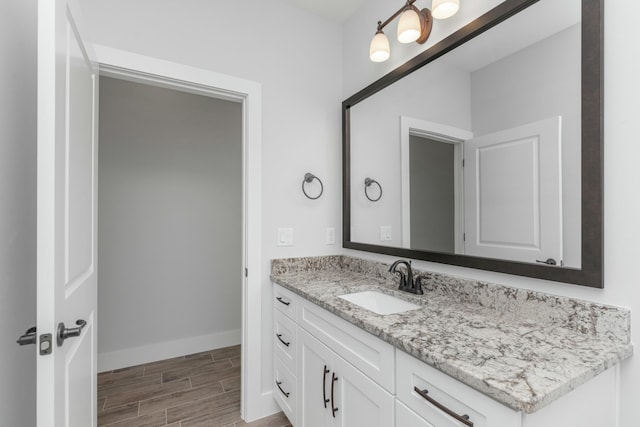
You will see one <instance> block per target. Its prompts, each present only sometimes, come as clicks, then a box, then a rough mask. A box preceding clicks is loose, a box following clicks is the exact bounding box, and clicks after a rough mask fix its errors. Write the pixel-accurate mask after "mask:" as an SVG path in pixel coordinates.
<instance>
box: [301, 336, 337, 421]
mask: <svg viewBox="0 0 640 427" xmlns="http://www.w3.org/2000/svg"><path fill="white" fill-rule="evenodd" d="M298 345H299V350H298V355H299V357H300V362H299V363H300V365H299V367H298V372H299V377H298V381H299V385H298V390H299V399H298V408H299V410H298V421H299V422H300V425H302V426H304V427H322V426H330V425H334V424H335V418H334V417H333V416H332V408H331V404H332V402H331V387H332V385H333V387H334V389H333V391H334V401H333V403H334V405H335V404H336V400H335V387H336V385H335V384H332V373H333V378H335V373H334V372H333V370H332V363H333V354H334V353H333V352H332V351H331V350H330V349H329V348H328V347H327V346H325V345H324V344H322V343H321V342H320V341H318V340H317V339H315V338H314V337H312V336H311V335H310V334H309V333H307V332H306V331H304V330H302V329H300V328H298Z"/></svg>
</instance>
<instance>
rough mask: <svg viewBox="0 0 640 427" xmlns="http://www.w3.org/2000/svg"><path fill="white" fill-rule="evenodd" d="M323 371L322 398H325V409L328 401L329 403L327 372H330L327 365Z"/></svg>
mask: <svg viewBox="0 0 640 427" xmlns="http://www.w3.org/2000/svg"><path fill="white" fill-rule="evenodd" d="M322 371H323V372H322V400H324V409H327V403H329V399H327V374H328V373H329V369H327V365H324V369H323V370H322Z"/></svg>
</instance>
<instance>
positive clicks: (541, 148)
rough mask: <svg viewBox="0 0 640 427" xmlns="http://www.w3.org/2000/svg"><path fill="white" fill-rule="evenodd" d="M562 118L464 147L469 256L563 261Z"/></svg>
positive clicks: (489, 136) (472, 142) (495, 134)
mask: <svg viewBox="0 0 640 427" xmlns="http://www.w3.org/2000/svg"><path fill="white" fill-rule="evenodd" d="M560 132H561V118H560V117H553V118H551V119H547V120H543V121H540V122H535V123H531V124H528V125H524V126H520V127H517V128H513V129H508V130H504V131H500V132H496V133H492V134H488V135H483V136H480V137H476V138H473V139H471V140H469V141H467V142H466V143H465V171H464V177H465V178H464V181H465V187H464V190H465V234H466V239H465V253H466V254H467V255H473V256H479V257H486V258H500V259H508V260H515V261H523V262H532V263H535V262H536V261H537V260H539V261H545V260H547V259H553V260H554V261H555V262H556V263H557V264H558V265H560V264H561V261H562V174H561V167H562V166H561V165H562V163H561V136H560V135H561V133H560Z"/></svg>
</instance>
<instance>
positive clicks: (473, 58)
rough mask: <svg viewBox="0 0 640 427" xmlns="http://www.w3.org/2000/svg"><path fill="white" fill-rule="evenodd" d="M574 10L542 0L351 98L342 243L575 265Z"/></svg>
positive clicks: (577, 122) (572, 3) (577, 123)
mask: <svg viewBox="0 0 640 427" xmlns="http://www.w3.org/2000/svg"><path fill="white" fill-rule="evenodd" d="M580 15H581V2H580V0H566V1H563V2H554V1H553V0H542V1H540V2H538V3H536V4H534V5H532V6H530V7H529V8H527V9H526V10H524V11H522V12H520V13H518V14H517V15H515V16H513V17H511V18H510V19H508V20H506V21H504V22H502V23H500V24H499V25H497V26H496V27H494V28H492V29H490V30H489V31H487V32H485V33H483V34H482V35H480V36H478V37H476V38H474V39H473V40H471V41H470V42H467V43H465V44H464V45H462V46H460V47H458V48H457V49H454V50H453V51H451V52H449V53H447V54H446V55H444V56H442V57H441V58H439V59H437V60H436V61H434V62H432V63H430V64H428V65H427V66H425V67H423V68H421V69H419V70H417V71H416V72H414V73H412V74H410V75H408V76H406V77H405V78H403V79H401V80H399V81H397V82H395V83H394V84H392V85H391V86H389V87H387V88H385V89H383V90H381V91H380V92H377V93H376V94H374V95H373V96H370V97H369V98H367V99H365V100H363V101H362V102H359V103H358V104H356V105H353V106H352V107H351V110H350V132H351V133H350V144H351V145H350V150H351V152H350V153H351V176H350V186H351V202H350V203H351V206H350V208H351V241H353V242H358V243H367V244H373V245H382V246H391V247H401V248H409V249H416V250H426V251H432V252H442V253H453V254H464V255H472V256H477V257H485V258H497V259H505V260H513V261H523V262H530V263H536V262H545V263H548V264H552V263H555V264H556V265H557V266H566V267H572V268H580V259H581V253H580V248H581V240H580V235H581V220H580V219H581V213H580V212H581V200H580V190H581V174H580V170H581V163H580V154H581V152H580V151H581V137H580V134H581V111H580V109H581V79H580V72H581V48H580V46H581V25H580ZM366 178H370V179H375V180H376V181H377V183H379V184H380V187H381V189H383V196H382V197H381V198H380V199H379V200H377V201H372V200H371V198H368V197H366V193H365V188H366V187H365V184H364V182H365V179H366ZM368 191H369V192H372V191H373V192H375V191H377V187H375V188H373V189H371V188H369V189H368ZM376 194H377V193H376ZM369 195H371V194H370V193H369ZM374 198H375V197H374Z"/></svg>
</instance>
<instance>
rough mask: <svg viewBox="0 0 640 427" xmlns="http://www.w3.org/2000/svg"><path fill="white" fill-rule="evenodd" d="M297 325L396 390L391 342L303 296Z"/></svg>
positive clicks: (392, 389) (381, 383)
mask: <svg viewBox="0 0 640 427" xmlns="http://www.w3.org/2000/svg"><path fill="white" fill-rule="evenodd" d="M298 325H300V326H301V327H303V328H304V329H306V330H307V331H308V332H309V333H310V334H311V335H313V336H315V337H316V338H317V339H318V340H320V341H321V342H322V343H324V344H325V345H326V346H328V347H329V348H331V349H332V350H333V351H334V352H336V353H337V354H338V355H339V356H341V357H342V358H343V359H345V360H346V361H348V362H349V363H351V364H352V365H353V366H355V367H356V368H358V369H359V370H361V371H362V372H363V373H364V374H365V375H367V376H368V377H369V378H371V379H373V380H374V381H375V382H376V383H378V384H379V385H381V386H382V387H383V388H384V389H386V390H387V391H389V392H390V393H391V394H394V390H395V379H394V378H395V357H394V354H395V351H394V348H393V346H392V345H391V344H388V343H386V342H384V341H382V340H380V339H379V338H377V337H374V336H373V335H371V334H370V333H368V332H365V331H363V330H362V329H360V328H358V327H357V326H354V325H352V324H351V323H349V322H347V321H345V320H343V319H340V318H339V317H337V316H335V315H333V314H332V313H329V312H328V311H327V310H324V309H323V308H320V307H318V306H317V305H315V304H313V303H310V302H308V301H306V300H303V299H300V300H299V314H298Z"/></svg>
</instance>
